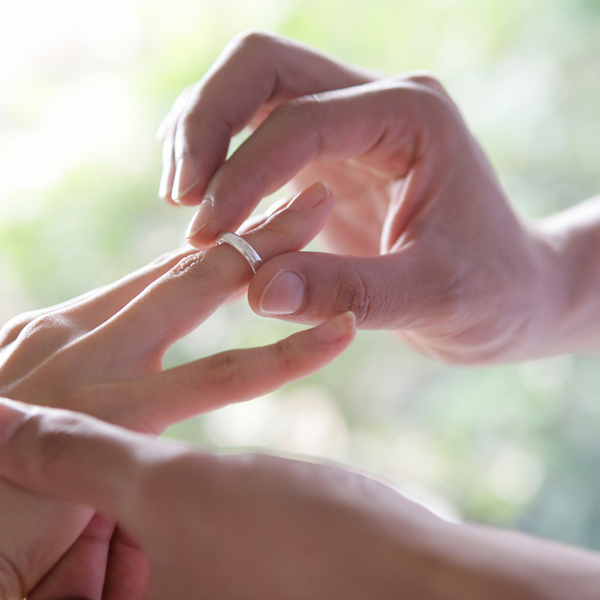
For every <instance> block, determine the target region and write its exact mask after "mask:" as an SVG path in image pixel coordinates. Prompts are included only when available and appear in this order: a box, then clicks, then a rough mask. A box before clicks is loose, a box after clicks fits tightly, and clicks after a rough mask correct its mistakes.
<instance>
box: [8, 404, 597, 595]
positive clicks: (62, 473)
mask: <svg viewBox="0 0 600 600" xmlns="http://www.w3.org/2000/svg"><path fill="white" fill-rule="evenodd" d="M0 475H2V476H3V477H6V478H7V479H9V480H10V481H12V482H14V483H15V484H17V485H20V486H23V487H24V488H25V489H28V490H31V491H35V492H38V493H41V494H46V495H49V496H54V497H57V498H61V499H62V500H63V501H67V502H75V503H84V504H86V505H89V506H93V507H94V508H96V509H98V510H99V511H100V512H101V513H103V514H106V515H108V516H110V517H111V518H112V519H114V520H115V521H116V522H117V523H118V524H119V526H120V527H121V528H123V529H124V530H125V531H127V532H128V534H130V535H131V536H132V538H133V539H135V540H136V541H137V542H138V543H139V544H140V546H141V548H142V549H143V552H144V553H145V555H146V556H147V558H148V564H149V569H150V575H151V576H150V583H149V586H148V589H147V590H145V592H144V590H143V589H138V590H137V591H136V593H135V594H130V595H127V599H128V600H138V599H139V598H141V596H142V595H143V597H144V598H147V599H149V600H150V599H151V600H158V599H160V600H163V599H166V598H197V597H199V594H200V595H201V597H202V598H203V600H212V599H215V600H216V599H218V600H234V599H238V598H245V599H247V600H254V599H256V600H259V599H260V600H263V599H265V598H268V599H269V600H283V599H285V600H296V599H297V600H300V599H305V598H311V599H313V600H321V599H323V600H325V599H327V600H337V599H338V598H339V599H341V598H343V599H344V600H353V599H356V600H359V599H360V600H362V599H364V598H370V599H372V600H383V599H397V598H405V597H406V598H410V599H411V600H465V598H473V599H475V598H485V599H486V600H506V598H511V599H513V598H514V599H517V598H518V599H519V600H533V599H538V598H544V599H545V600H571V599H572V598H577V599H578V600H594V599H595V598H597V596H598V586H599V585H600V558H599V556H598V554H597V553H591V552H586V551H583V550H579V549H575V548H570V547H568V546H561V545H559V544H556V543H552V542H548V541H544V540H539V539H535V538H532V537H530V536H525V535H521V534H518V533H513V532H504V531H501V530H496V529H492V528H486V527H482V526H479V525H454V524H450V523H446V522H444V521H441V520H440V519H438V518H437V517H435V516H434V515H433V514H431V513H430V512H429V511H427V510H425V509H424V508H422V507H421V506H419V505H417V504H415V503H413V502H411V501H409V500H407V499H406V498H404V497H403V496H401V495H400V494H399V493H398V492H396V491H395V490H393V489H391V488H389V487H388V486H386V485H384V484H382V483H380V482H378V481H375V480H373V479H370V478H368V477H365V476H363V475H359V474H356V473H351V472H348V471H345V470H343V469H340V468H338V467H333V466H326V465H319V464H314V463H305V462H300V461H297V460H287V459H281V458H275V457H269V456H261V455H237V456H234V455H224V456H214V455H211V454H207V453H205V452H200V451H197V450H194V449H191V448H186V447H184V446H180V445H175V444H167V443H164V442H159V441H156V440H154V439H153V438H150V437H148V436H145V435H142V434H136V433H133V432H129V431H126V430H123V429H120V428H118V427H116V426H113V425H109V424H107V423H105V422H102V421H98V420H96V419H93V418H91V417H86V416H83V415H78V414H75V413H70V412H67V411H59V410H55V409H39V408H31V407H27V406H26V405H21V404H20V403H16V402H11V401H0ZM69 577H70V573H69V572H68V571H65V572H62V573H57V580H60V579H61V578H62V579H68V578H69ZM55 597H56V596H54V598H55ZM102 597H103V598H109V599H111V598H112V597H111V596H106V595H105V596H102ZM123 597H124V596H123ZM84 598H85V599H86V600H93V599H92V598H90V597H87V596H84ZM98 598H100V596H98Z"/></svg>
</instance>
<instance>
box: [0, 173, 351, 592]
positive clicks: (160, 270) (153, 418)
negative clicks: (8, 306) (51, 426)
mask: <svg viewBox="0 0 600 600" xmlns="http://www.w3.org/2000/svg"><path fill="white" fill-rule="evenodd" d="M332 202H333V199H332V198H331V197H330V195H329V193H328V190H327V188H326V187H325V186H323V185H322V184H315V185H314V186H312V187H311V188H309V189H308V190H307V191H306V192H305V193H303V194H301V195H299V196H298V197H297V198H296V199H295V200H294V201H293V202H292V203H288V205H286V206H285V207H282V209H281V210H280V211H278V212H276V213H275V214H273V215H271V216H270V217H269V218H268V219H267V221H266V222H265V223H264V224H263V225H262V226H261V227H260V228H259V229H256V230H253V231H251V232H250V233H248V234H247V235H246V239H247V240H248V241H249V243H250V244H251V245H252V246H253V247H255V248H256V249H257V251H258V252H259V253H260V255H261V256H263V257H264V258H266V259H269V258H271V257H273V256H274V255H275V254H276V253H277V252H288V251H294V250H299V249H300V248H302V246H304V245H305V244H306V243H307V242H308V241H309V240H310V239H312V237H314V235H315V234H316V233H317V231H318V230H319V228H320V227H321V226H322V224H323V222H324V220H325V219H326V216H327V214H328V213H329V212H330V210H331V206H332ZM251 275H252V272H251V270H250V268H249V266H248V264H247V263H246V261H245V260H244V259H243V258H242V257H241V256H240V255H239V254H238V253H237V252H236V251H235V250H234V249H233V248H231V247H229V246H227V245H221V246H218V247H215V248H211V249H210V250H207V251H206V252H195V251H190V250H185V251H183V252H179V253H174V254H172V255H169V256H166V257H164V258H162V259H160V260H158V261H157V262H155V263H153V264H151V265H149V266H148V267H146V268H145V269H142V270H141V271H139V272H137V273H134V274H133V275H130V276H129V277H126V278H125V279H123V280H122V281H120V282H117V283H116V284H114V285H111V286H107V287H105V288H102V289H100V290H97V291H96V292H92V293H90V294H87V295H85V296H83V297H81V298H78V299H76V300H74V301H72V302H68V303H65V304H63V305H61V306H58V307H54V308H51V309H47V310H45V311H40V312H37V313H30V314H27V315H24V316H22V317H19V318H17V319H15V320H13V321H12V322H11V323H9V324H8V325H7V326H6V327H5V328H4V329H3V330H2V332H0V394H1V395H4V396H9V397H11V398H13V399H18V400H22V401H24V402H29V403H35V404H41V405H48V406H54V407H60V408H69V409H74V410H78V411H81V412H87V413H90V414H93V415H95V416H98V417H100V418H102V419H104V420H106V421H111V422H114V423H118V424H120V425H123V426H126V427H129V428H132V429H137V430H140V431H145V432H149V433H152V434H157V433H159V432H161V431H162V430H163V429H164V428H165V427H166V426H167V425H169V424H170V423H173V422H176V421H180V420H182V419H186V418H188V417H190V416H192V415H195V414H199V413H201V412H205V411H208V410H211V409H214V408H217V407H219V406H222V405H223V404H226V403H229V402H233V401H239V400H247V399H250V398H253V397H255V396H257V395H261V394H264V393H266V392H268V391H270V390H273V389H276V388H278V387H280V386H282V385H284V384H285V383H287V382H289V381H292V380H294V379H298V378H300V377H304V376H306V375H308V374H309V373H311V372H314V371H316V370H318V369H319V368H322V367H323V366H324V365H325V364H327V363H328V362H329V361H330V360H332V359H333V358H334V357H335V356H336V355H338V354H339V353H340V352H341V351H342V350H343V349H344V348H345V347H347V346H348V345H349V343H350V342H351V339H352V337H353V334H352V330H353V324H352V321H353V320H352V319H351V318H350V317H349V316H348V315H341V316H339V317H338V318H337V319H334V320H333V321H330V322H328V323H326V324H324V325H323V326H322V327H320V328H317V329H315V330H312V331H305V332H302V333H300V334H296V335H294V336H291V337H290V338H288V339H287V340H283V341H282V342H279V343H278V344H274V345H272V346H267V347H264V348H254V349H250V350H237V351H232V352H227V353H223V354H220V355H215V356H212V357H208V358H205V359H202V360H199V361H196V362H193V363H190V364H188V365H183V366H180V367H177V368H174V369H170V370H167V371H162V358H163V355H164V353H165V351H166V350H167V349H168V347H169V346H170V345H172V344H173V343H174V342H175V341H176V340H177V339H179V338H181V337H182V336H184V335H186V334H187V333H188V332H189V331H191V330H192V329H194V328H195V327H197V326H198V325H199V324H200V323H201V322H202V321H203V320H205V319H206V318H207V317H208V316H209V315H210V314H211V313H212V312H214V311H215V310H216V309H217V307H218V306H219V305H220V304H221V303H222V302H224V301H225V300H226V299H227V298H228V297H230V296H231V295H233V294H235V293H237V292H239V291H240V290H241V289H243V287H244V286H245V285H247V283H248V281H249V280H250V279H251ZM92 515H93V513H92V512H90V511H89V510H84V509H80V508H77V509H76V508H74V507H73V506H71V505H68V504H65V503H61V502H56V501H49V500H43V499H40V498H38V497H35V496H32V495H29V494H26V493H25V492H23V491H22V490H17V489H15V488H14V486H11V485H9V484H8V483H6V482H2V481H0V598H2V597H3V596H2V593H3V590H4V591H5V594H6V595H8V597H13V596H15V597H19V598H22V597H24V596H25V595H26V594H29V592H31V590H32V589H33V588H34V587H35V586H36V585H37V584H38V582H39V581H40V579H41V578H42V577H43V576H44V575H45V574H46V573H47V572H48V570H49V569H50V568H51V567H52V566H53V565H54V564H55V563H56V562H57V560H58V559H60V558H61V556H62V555H63V554H64V553H65V552H66V551H67V549H69V548H70V547H71V546H72V545H73V544H74V542H75V541H76V540H77V539H78V537H79V536H80V535H81V534H82V532H85V536H89V535H90V534H93V535H95V536H96V537H100V534H98V529H101V530H102V532H103V533H102V536H103V537H104V538H105V539H104V540H103V542H104V543H103V544H100V545H99V546H100V547H98V548H96V549H95V552H98V553H100V554H102V553H104V555H107V549H108V545H109V544H110V541H111V537H112V529H111V528H110V527H111V525H108V526H107V525H106V523H102V522H98V521H95V522H90V519H91V518H92ZM86 527H88V530H87V531H86V530H85V529H86ZM89 528H91V531H90V529H89ZM85 536H84V538H83V541H82V542H81V543H79V545H80V546H86V543H85V540H86V539H88V537H85ZM88 546H89V544H88ZM86 551H87V550H86ZM79 557H80V558H79V559H78V560H80V561H81V560H83V559H82V558H81V554H79ZM73 560H77V552H76V558H75V559H73ZM74 570H75V571H76V569H74ZM102 576H104V573H103V572H102ZM88 583H89V582H88ZM88 583H86V585H87V584H88ZM95 585H98V584H97V582H96V583H95ZM101 589H102V586H101V585H100V590H101ZM6 590H9V591H6ZM78 593H79V592H78ZM78 593H74V594H73V595H74V596H77V595H78ZM40 595H41V594H40ZM30 597H34V595H31V596H30Z"/></svg>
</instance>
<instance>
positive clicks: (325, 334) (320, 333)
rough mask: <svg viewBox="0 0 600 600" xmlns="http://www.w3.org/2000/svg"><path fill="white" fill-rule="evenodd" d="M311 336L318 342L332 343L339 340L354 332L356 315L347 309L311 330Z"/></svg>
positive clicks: (352, 335)
mask: <svg viewBox="0 0 600 600" xmlns="http://www.w3.org/2000/svg"><path fill="white" fill-rule="evenodd" d="M312 333H313V336H314V337H315V338H317V340H319V341H320V342H324V343H326V344H333V343H335V342H338V341H339V340H341V339H343V338H345V337H350V336H351V338H350V339H353V338H354V335H355V334H356V316H355V314H354V313H353V312H352V311H351V310H349V311H347V312H344V313H342V314H340V315H337V316H335V317H333V318H332V319H329V320H328V321H325V323H323V324H321V325H319V326H318V327H315V328H314V329H313V330H312Z"/></svg>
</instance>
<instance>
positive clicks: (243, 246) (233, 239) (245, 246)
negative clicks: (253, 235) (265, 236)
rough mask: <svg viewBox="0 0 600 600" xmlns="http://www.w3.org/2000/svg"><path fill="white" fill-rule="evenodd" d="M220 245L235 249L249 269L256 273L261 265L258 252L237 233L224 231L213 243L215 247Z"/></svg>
mask: <svg viewBox="0 0 600 600" xmlns="http://www.w3.org/2000/svg"><path fill="white" fill-rule="evenodd" d="M220 244H229V245H230V246H232V247H233V248H235V249H236V250H237V251H238V252H239V253H240V254H241V255H242V256H243V257H244V258H245V259H246V260H247V261H248V264H249V265H250V268H251V269H252V270H253V271H254V272H255V273H256V271H258V270H259V269H260V268H261V267H262V264H263V261H262V258H261V257H260V256H259V255H258V252H257V251H256V250H255V249H254V248H253V247H252V246H251V245H250V244H249V243H248V242H247V241H246V240H245V239H244V238H242V237H240V236H239V235H238V234H237V233H233V232H231V231H225V232H224V233H222V234H221V235H220V236H219V237H218V238H217V241H216V242H215V246H218V245H220Z"/></svg>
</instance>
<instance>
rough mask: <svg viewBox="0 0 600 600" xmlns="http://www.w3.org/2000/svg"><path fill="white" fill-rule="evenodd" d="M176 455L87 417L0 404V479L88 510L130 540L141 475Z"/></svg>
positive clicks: (146, 439) (2, 401)
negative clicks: (119, 527)
mask: <svg viewBox="0 0 600 600" xmlns="http://www.w3.org/2000/svg"><path fill="white" fill-rule="evenodd" d="M182 451H183V448H181V447H177V446H175V445H172V446H171V445H168V444H159V443H158V442H156V441H155V440H154V439H153V438H151V437H149V436H145V435H141V434H136V433H132V432H129V431H127V430H124V429H121V428H119V427H116V426H113V425H109V424H108V423H105V422H103V421H100V420H98V419H94V418H93V417H89V416H87V415H82V414H79V413H74V412H70V411H66V410H57V409H50V408H41V407H37V406H31V405H27V404H22V403H21V402H15V401H12V400H6V399H0V477H2V478H4V479H6V480H7V481H10V482H12V483H14V484H15V485H18V486H19V487H22V488H24V489H26V490H29V491H32V492H36V493H38V494H43V495H47V496H50V497H53V498H57V499H60V500H65V501H68V502H73V503H76V504H85V505H89V506H92V507H94V508H95V509H97V510H99V511H100V512H101V513H102V514H104V515H105V516H107V517H110V518H112V519H114V520H115V521H118V522H119V523H120V524H122V525H123V526H124V527H125V528H126V529H128V530H129V531H130V532H131V533H132V534H134V535H135V534H136V531H135V529H136V527H135V522H134V516H135V514H136V511H137V509H138V508H139V498H140V497H141V494H140V487H141V485H140V482H142V481H143V476H144V473H145V472H146V470H147V469H148V468H150V467H151V466H152V465H154V464H156V463H157V462H158V461H161V462H162V461H163V460H164V459H165V458H167V460H168V459H169V457H173V453H181V452H182ZM130 525H133V527H132V528H129V527H130Z"/></svg>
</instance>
